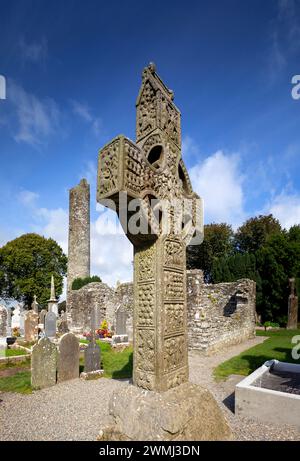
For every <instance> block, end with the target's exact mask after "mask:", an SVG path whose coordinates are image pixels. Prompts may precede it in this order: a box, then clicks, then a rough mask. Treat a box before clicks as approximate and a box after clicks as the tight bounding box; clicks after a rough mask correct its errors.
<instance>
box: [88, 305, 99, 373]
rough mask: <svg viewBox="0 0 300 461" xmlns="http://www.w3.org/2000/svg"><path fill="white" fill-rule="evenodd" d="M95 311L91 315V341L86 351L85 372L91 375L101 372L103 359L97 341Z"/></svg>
mask: <svg viewBox="0 0 300 461" xmlns="http://www.w3.org/2000/svg"><path fill="white" fill-rule="evenodd" d="M95 328H96V325H95V310H94V309H93V310H92V314H91V339H90V341H89V344H88V347H87V348H86V349H85V350H84V371H85V373H90V372H91V371H97V370H100V364H101V358H100V354H101V352H100V347H99V346H98V344H97V343H96V339H95Z"/></svg>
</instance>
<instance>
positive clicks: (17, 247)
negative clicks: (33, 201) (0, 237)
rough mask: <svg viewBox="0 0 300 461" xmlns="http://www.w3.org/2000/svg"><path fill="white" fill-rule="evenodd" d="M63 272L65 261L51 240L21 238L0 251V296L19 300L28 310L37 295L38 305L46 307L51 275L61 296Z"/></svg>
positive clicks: (28, 235) (33, 235)
mask: <svg viewBox="0 0 300 461" xmlns="http://www.w3.org/2000/svg"><path fill="white" fill-rule="evenodd" d="M66 270H67V257H66V256H65V254H64V253H63V250H62V249H61V247H60V246H59V245H58V244H57V243H56V242H55V241H54V240H53V239H51V238H49V239H46V238H45V237H42V236H40V235H38V234H24V235H22V236H21V237H19V238H16V239H15V240H12V241H11V242H8V243H7V244H6V245H4V246H3V247H2V248H0V294H1V296H3V297H13V298H15V299H18V300H20V301H21V300H22V301H24V302H25V305H26V306H27V307H29V306H31V303H32V301H33V296H34V295H35V294H36V296H37V299H38V302H39V304H41V305H45V304H46V303H47V300H48V299H49V297H50V283H51V275H52V274H53V276H54V281H55V288H56V294H57V295H60V294H61V293H62V289H63V277H64V276H65V275H66Z"/></svg>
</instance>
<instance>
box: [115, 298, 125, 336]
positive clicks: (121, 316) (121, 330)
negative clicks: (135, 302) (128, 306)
mask: <svg viewBox="0 0 300 461" xmlns="http://www.w3.org/2000/svg"><path fill="white" fill-rule="evenodd" d="M126 321H127V312H126V310H125V309H124V308H123V306H122V305H121V306H119V307H118V309H117V311H116V334H117V335H126V334H127V333H126Z"/></svg>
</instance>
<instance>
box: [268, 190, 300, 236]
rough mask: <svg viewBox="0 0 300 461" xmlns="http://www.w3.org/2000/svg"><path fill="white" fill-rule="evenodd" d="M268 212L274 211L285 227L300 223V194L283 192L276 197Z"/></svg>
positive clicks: (274, 214)
mask: <svg viewBox="0 0 300 461" xmlns="http://www.w3.org/2000/svg"><path fill="white" fill-rule="evenodd" d="M268 212H269V213H272V214H273V216H274V217H275V218H277V219H278V220H279V222H280V224H281V225H282V226H283V227H284V228H285V229H289V228H290V227H292V226H294V225H295V224H300V195H297V194H288V193H285V192H282V193H281V194H279V195H277V196H276V197H274V199H273V201H272V203H271V204H270V206H269V208H268Z"/></svg>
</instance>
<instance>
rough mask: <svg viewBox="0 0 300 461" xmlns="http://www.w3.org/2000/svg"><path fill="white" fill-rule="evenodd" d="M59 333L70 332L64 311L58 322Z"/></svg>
mask: <svg viewBox="0 0 300 461" xmlns="http://www.w3.org/2000/svg"><path fill="white" fill-rule="evenodd" d="M57 331H58V333H68V331H69V328H68V320H67V314H66V313H65V312H64V311H62V312H61V315H60V318H59V319H58V320H57Z"/></svg>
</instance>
